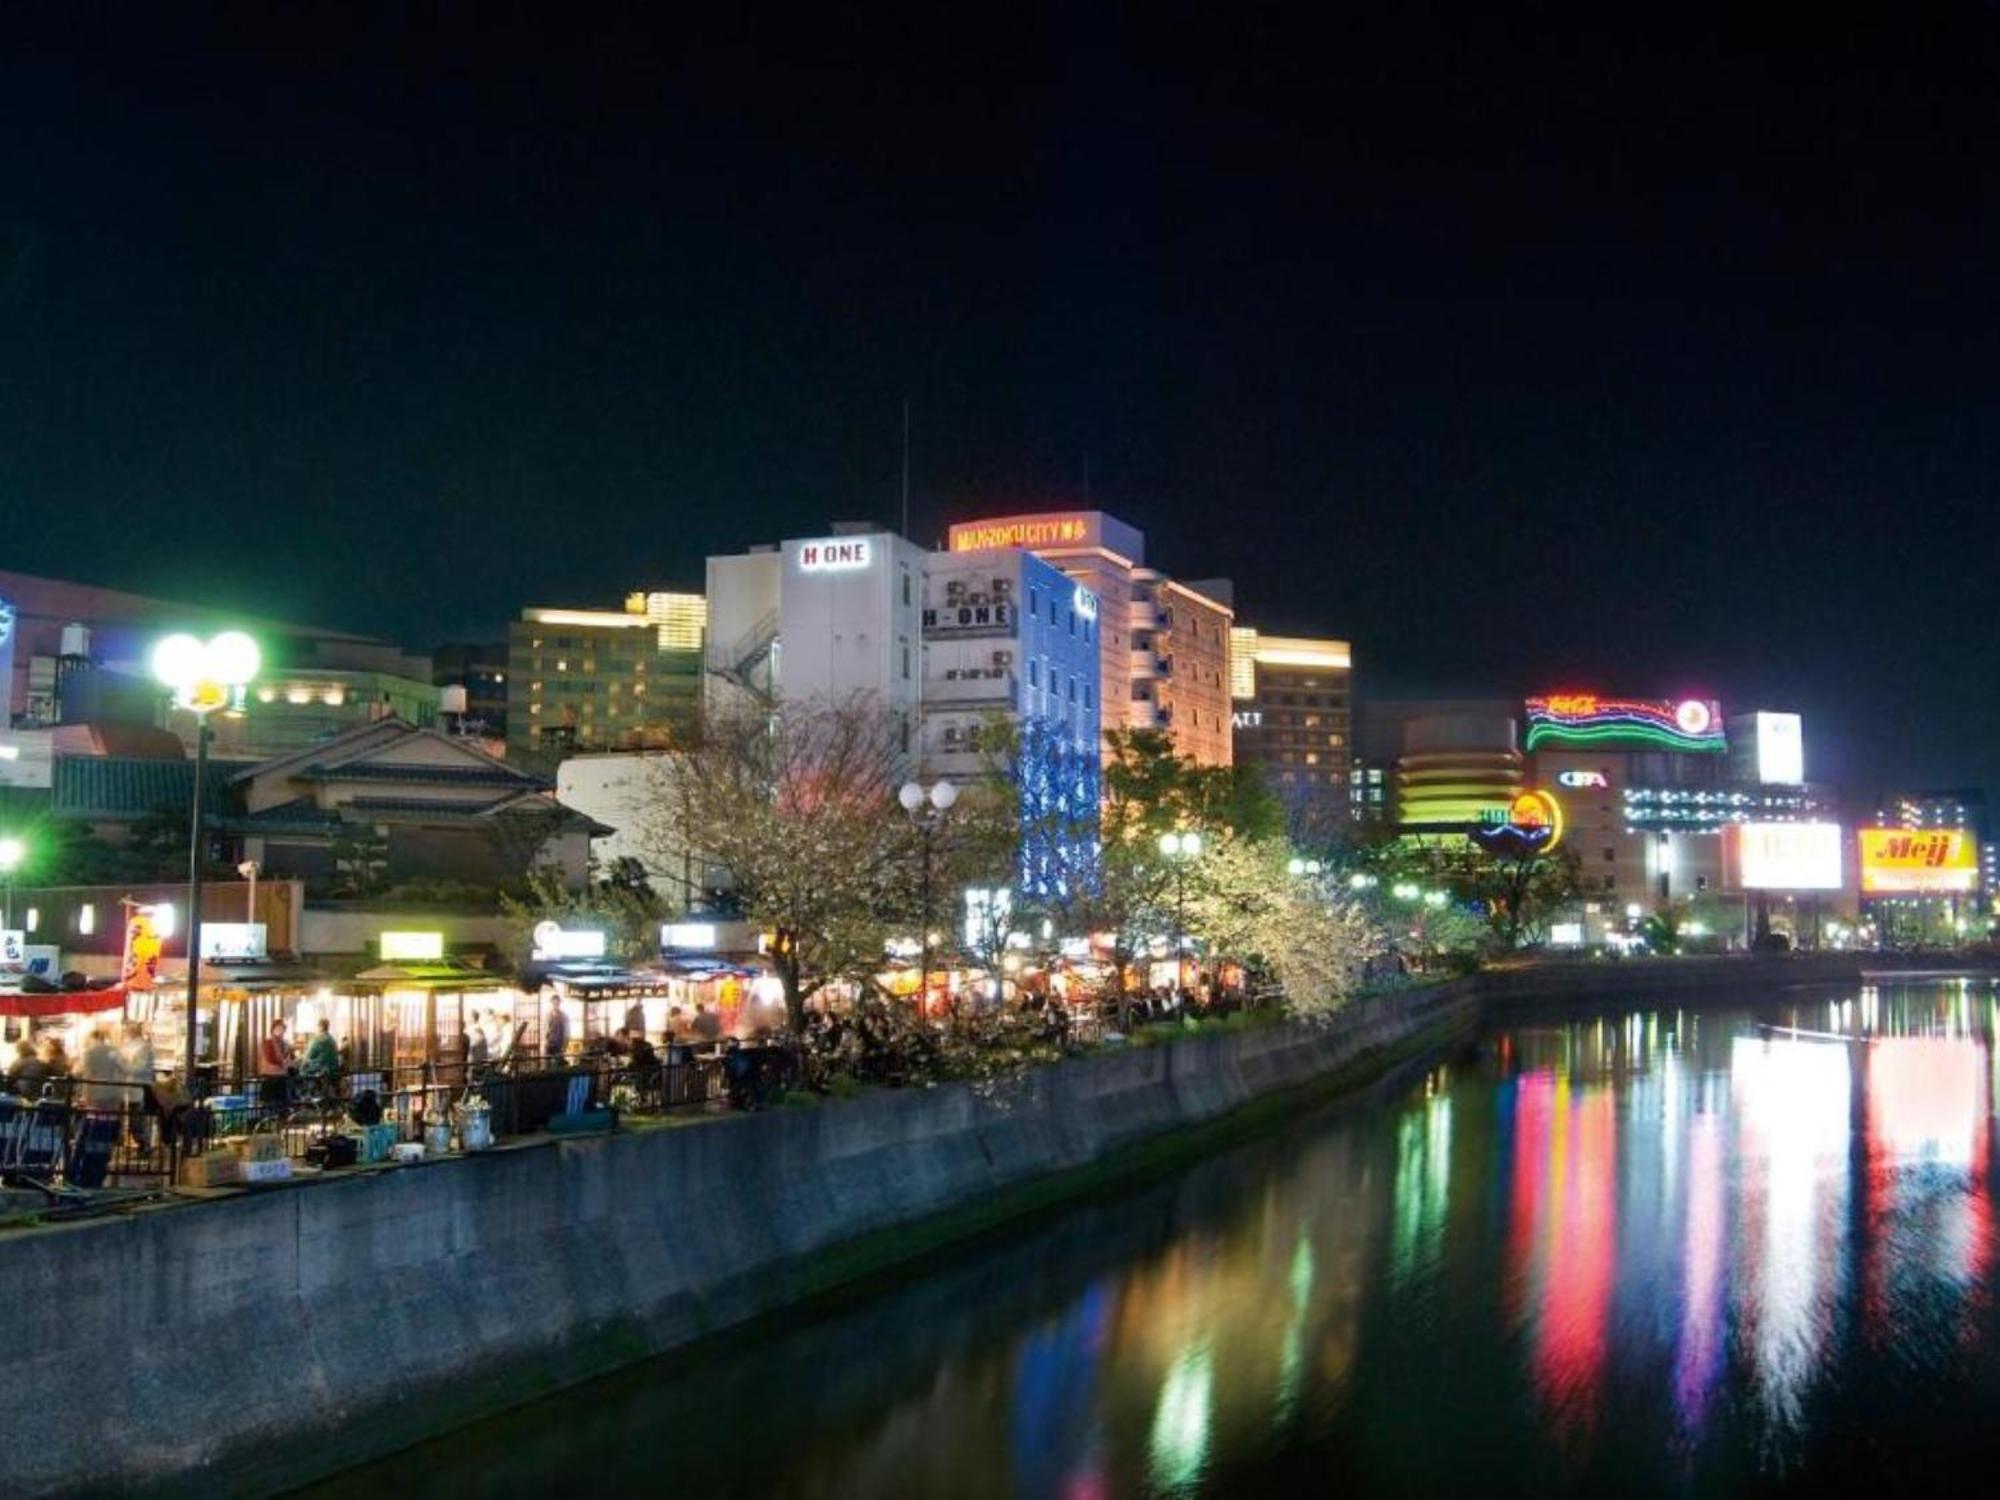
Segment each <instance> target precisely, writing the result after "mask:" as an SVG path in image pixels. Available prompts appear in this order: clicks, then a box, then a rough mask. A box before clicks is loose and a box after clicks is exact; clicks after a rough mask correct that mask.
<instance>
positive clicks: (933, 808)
mask: <svg viewBox="0 0 2000 1500" xmlns="http://www.w3.org/2000/svg"><path fill="white" fill-rule="evenodd" d="M896 800H897V801H898V802H900V803H902V804H903V811H904V812H906V813H908V814H909V818H910V821H911V822H912V823H913V824H915V825H916V829H917V833H918V835H919V836H920V837H921V838H922V840H923V848H924V855H923V859H924V870H923V897H922V903H923V922H924V930H923V942H922V945H921V946H922V951H923V958H922V963H923V967H922V968H921V969H920V970H919V971H918V975H917V1008H918V1010H920V1011H921V1010H922V1009H923V1008H924V1004H925V1002H926V1001H927V1000H929V999H930V993H931V836H932V835H933V834H935V833H936V832H937V826H938V824H939V823H941V822H943V821H944V815H945V814H946V813H948V812H950V811H951V806H952V804H953V803H954V802H956V801H958V788H957V787H955V786H953V785H952V784H951V783H950V782H949V781H945V780H943V779H939V780H937V781H934V782H932V783H931V785H930V786H928V787H925V786H922V785H920V784H919V783H917V782H914V781H906V782H904V783H903V789H902V790H901V791H899V792H898V793H896Z"/></svg>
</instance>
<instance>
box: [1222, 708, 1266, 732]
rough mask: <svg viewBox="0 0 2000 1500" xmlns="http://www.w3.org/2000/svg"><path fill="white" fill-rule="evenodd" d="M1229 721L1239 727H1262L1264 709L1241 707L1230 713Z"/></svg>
mask: <svg viewBox="0 0 2000 1500" xmlns="http://www.w3.org/2000/svg"><path fill="white" fill-rule="evenodd" d="M1229 722H1230V723H1231V725H1233V726H1234V727H1235V728H1237V729H1262V728H1263V727H1264V710H1262V709H1261V708H1239V709H1238V710H1237V711H1236V712H1235V713H1233V714H1231V715H1230V719H1229Z"/></svg>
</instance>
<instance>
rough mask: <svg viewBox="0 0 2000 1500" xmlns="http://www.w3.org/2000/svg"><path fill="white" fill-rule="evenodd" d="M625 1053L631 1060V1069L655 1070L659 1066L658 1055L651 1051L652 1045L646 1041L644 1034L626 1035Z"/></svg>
mask: <svg viewBox="0 0 2000 1500" xmlns="http://www.w3.org/2000/svg"><path fill="white" fill-rule="evenodd" d="M626 1051H627V1055H628V1056H629V1057H630V1059H631V1061H630V1066H631V1067H634V1068H657V1067H658V1066H659V1065H660V1054H659V1053H658V1052H656V1051H654V1050H653V1044H652V1043H651V1042H649V1041H647V1040H646V1034H645V1033H644V1032H642V1031H634V1032H630V1033H628V1043H627V1047H626Z"/></svg>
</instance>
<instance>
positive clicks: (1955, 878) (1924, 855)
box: [1857, 828, 1979, 895]
mask: <svg viewBox="0 0 2000 1500" xmlns="http://www.w3.org/2000/svg"><path fill="white" fill-rule="evenodd" d="M1857 836H1858V837H1859V838H1860V840H1861V889H1862V891H1863V892H1864V893H1880V894H1884V895H1890V894H1901V895H1907V894H1909V893H1911V892H1916V893H1920V894H1926V895H1963V894H1966V893H1968V892H1970V891H1974V890H1977V889H1978V888H1979V847H1978V845H1977V844H1975V843H1974V842H1973V840H1972V835H1971V834H1969V833H1967V832H1966V831H1965V830H1964V829H1962V828H1863V829H1860V830H1858V831H1857Z"/></svg>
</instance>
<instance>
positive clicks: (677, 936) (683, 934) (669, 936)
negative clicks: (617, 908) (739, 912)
mask: <svg viewBox="0 0 2000 1500" xmlns="http://www.w3.org/2000/svg"><path fill="white" fill-rule="evenodd" d="M660 946H661V947H662V948H695V949H701V950H703V951H707V950H709V949H712V948H714V947H715V924H714V923H713V922H669V923H667V924H666V925H665V926H664V927H662V928H661V929H660ZM758 951H760V952H761V951H762V949H761V947H760V948H759V950H758Z"/></svg>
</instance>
